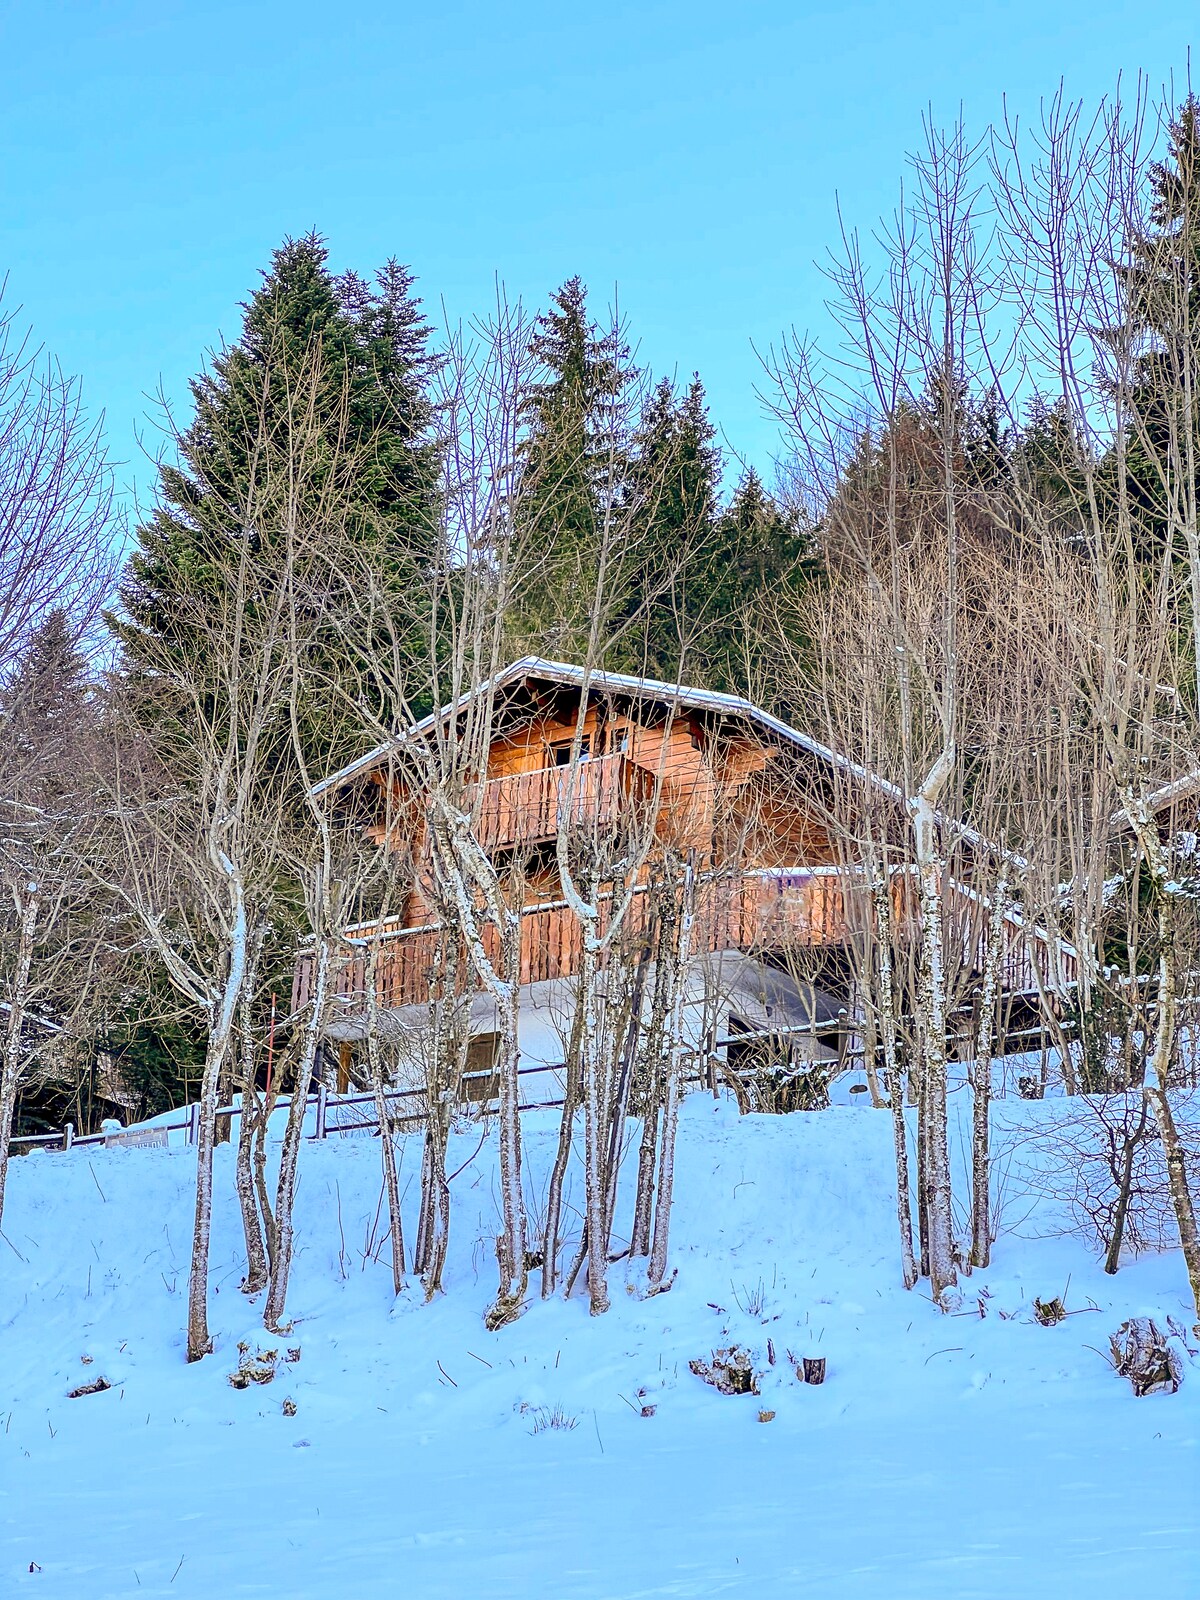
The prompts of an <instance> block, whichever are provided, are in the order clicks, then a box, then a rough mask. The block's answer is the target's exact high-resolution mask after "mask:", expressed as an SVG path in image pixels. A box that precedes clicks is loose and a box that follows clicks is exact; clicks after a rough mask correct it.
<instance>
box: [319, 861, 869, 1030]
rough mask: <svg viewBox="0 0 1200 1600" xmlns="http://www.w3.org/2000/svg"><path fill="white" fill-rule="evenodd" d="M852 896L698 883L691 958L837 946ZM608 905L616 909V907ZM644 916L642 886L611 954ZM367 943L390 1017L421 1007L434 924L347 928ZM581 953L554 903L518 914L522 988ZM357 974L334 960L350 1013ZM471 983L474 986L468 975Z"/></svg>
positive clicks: (841, 887) (633, 938)
mask: <svg viewBox="0 0 1200 1600" xmlns="http://www.w3.org/2000/svg"><path fill="white" fill-rule="evenodd" d="M853 893H854V889H853V887H850V888H847V885H846V883H845V881H844V879H843V876H842V875H841V874H839V873H838V872H837V871H836V870H835V869H833V868H821V867H818V868H805V867H795V868H791V869H788V870H786V871H783V870H764V871H758V872H748V873H744V874H740V875H731V876H725V875H714V876H711V877H706V878H702V879H701V881H700V883H699V884H698V886H697V890H696V898H695V906H694V918H693V928H692V950H693V952H694V953H697V954H698V953H700V952H702V951H705V952H707V951H714V950H743V951H754V950H782V949H786V948H788V947H796V946H808V947H812V946H820V945H837V944H842V943H844V942H845V940H846V938H847V934H848V924H847V904H846V901H847V895H848V894H853ZM616 904H617V905H618V906H619V905H620V900H618V901H617V902H616ZM613 907H614V902H613V900H612V899H611V898H610V899H607V900H605V901H603V902H602V904H601V929H602V931H607V918H608V917H609V916H611V915H612V913H613ZM648 919H649V899H648V896H647V892H646V889H645V887H644V886H643V885H639V886H638V887H636V888H635V889H634V890H633V894H632V898H631V901H630V904H629V908H628V910H627V912H626V913H625V917H624V921H623V926H622V928H621V931H620V935H619V948H621V949H622V950H624V951H630V950H636V949H637V947H638V944H639V941H641V940H644V939H645V937H646V936H647V931H648ZM373 937H375V938H378V941H379V944H378V954H377V957H376V989H377V994H378V1000H379V1004H380V1006H382V1007H383V1008H385V1009H387V1010H395V1009H398V1008H400V1007H401V1006H408V1005H423V1004H425V1003H426V1002H427V1001H428V999H429V989H430V983H431V980H432V977H433V973H434V966H435V962H436V958H437V953H438V947H439V942H440V941H441V940H442V938H443V930H442V928H441V927H440V925H437V924H433V925H428V926H425V927H416V928H404V929H399V928H396V927H395V925H394V923H393V924H391V925H388V924H384V925H383V926H381V927H380V928H379V929H378V930H375V929H372V928H371V927H370V926H369V925H366V924H363V925H360V926H358V927H356V928H355V929H354V930H353V938H354V940H355V941H356V942H357V941H358V940H363V941H369V940H371V939H372V938H373ZM483 939H484V947H485V949H486V951H487V954H488V957H489V959H491V960H492V961H493V962H498V961H499V959H500V943H499V934H498V933H497V930H496V929H495V928H494V927H493V926H491V925H490V924H489V925H487V926H486V927H485V929H484V934H483ZM581 953H582V935H581V931H580V926H579V921H578V919H577V918H576V916H575V915H574V913H573V912H572V911H571V910H570V908H569V907H568V906H567V904H566V903H565V902H564V901H561V900H559V901H552V902H550V903H548V904H543V905H531V906H527V907H526V908H525V910H524V912H523V915H522V923H521V974H520V981H521V983H522V984H527V983H543V982H546V981H548V980H550V979H554V978H568V977H570V976H572V974H573V973H575V972H577V971H578V970H579V964H580V957H581ZM464 962H465V955H464ZM312 966H313V962H312V957H311V955H302V956H301V957H300V960H299V962H298V964H297V968H296V978H295V984H294V987H293V994H292V1003H293V1010H299V1009H300V1008H301V1007H302V1006H304V1005H306V1004H307V1003H308V1001H309V999H310V998H311V992H312V989H311V985H312ZM366 974H367V954H366V951H365V949H356V950H354V951H353V952H352V953H348V954H346V955H343V956H342V957H341V958H339V962H338V969H337V973H336V977H335V984H334V987H335V992H336V993H337V995H338V996H339V997H340V998H341V1000H342V1001H343V1003H348V1004H349V1006H350V1007H351V1008H353V1007H354V1006H355V1004H356V1003H362V1002H363V1001H364V999H365V994H366ZM471 986H472V987H473V988H474V987H479V985H478V983H477V982H476V980H475V978H474V975H473V974H472V978H471Z"/></svg>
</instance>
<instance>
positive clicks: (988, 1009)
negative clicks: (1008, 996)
mask: <svg viewBox="0 0 1200 1600" xmlns="http://www.w3.org/2000/svg"><path fill="white" fill-rule="evenodd" d="M1007 911H1008V879H1007V877H1006V876H1005V875H1004V874H1003V873H1001V875H1000V877H999V879H998V880H997V883H996V889H995V893H994V894H993V895H992V905H991V920H990V921H989V923H988V937H987V943H986V947H985V951H986V953H985V955H984V968H983V986H982V989H981V991H980V996H979V1032H978V1035H977V1037H976V1040H975V1071H974V1073H973V1075H972V1080H971V1087H972V1093H973V1095H974V1104H973V1106H972V1128H971V1265H972V1266H973V1267H986V1266H987V1265H988V1263H989V1261H990V1260H991V1255H992V1219H991V1202H990V1185H991V1150H990V1140H991V1105H992V1046H993V1043H994V1035H995V1028H994V1019H995V1015H996V999H997V996H998V994H999V992H1000V965H1001V962H1002V961H1003V959H1004V918H1005V913H1006V912H1007Z"/></svg>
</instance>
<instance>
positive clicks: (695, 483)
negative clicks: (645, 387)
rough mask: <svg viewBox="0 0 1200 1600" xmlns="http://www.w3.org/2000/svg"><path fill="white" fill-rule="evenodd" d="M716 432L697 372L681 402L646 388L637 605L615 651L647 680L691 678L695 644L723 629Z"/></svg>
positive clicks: (637, 472)
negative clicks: (718, 592) (717, 585)
mask: <svg viewBox="0 0 1200 1600" xmlns="http://www.w3.org/2000/svg"><path fill="white" fill-rule="evenodd" d="M715 438H716V429H715V428H714V427H713V425H712V423H711V422H710V421H709V417H708V408H707V403H706V401H705V396H704V385H703V384H702V383H701V382H700V379H699V377H698V376H694V377H693V379H692V381H691V383H690V384H689V385H688V388H687V390H686V392H685V393H684V395H683V397H682V398H680V397H679V396H678V395H677V394H676V392H675V389H674V386H673V385H672V384H671V383H670V381H669V380H668V379H665V378H664V379H663V380H662V381H661V382H659V383H658V384H657V385H656V386H655V388H654V389H653V390H652V391H651V393H650V395H649V397H648V399H647V401H646V404H645V406H644V408H643V410H642V417H641V423H640V426H639V428H638V433H637V437H636V440H635V448H636V455H635V457H634V459H633V461H632V463H631V466H630V472H629V485H630V494H631V497H632V500H633V505H632V514H631V519H630V521H631V533H632V537H633V539H634V543H635V547H636V562H637V569H636V574H635V577H634V581H633V583H632V584H631V586H630V594H629V598H628V602H627V607H626V609H627V611H632V610H633V608H634V607H641V608H642V609H641V611H640V612H639V613H637V615H636V621H635V623H634V625H633V626H632V627H631V628H630V629H629V631H628V633H627V635H626V636H625V637H624V638H623V639H622V641H621V642H620V645H619V654H620V658H621V663H622V664H623V665H627V666H629V667H630V668H631V669H633V670H639V671H644V672H646V673H647V674H648V675H650V676H652V677H658V678H664V679H667V680H671V679H675V678H677V677H681V676H682V677H684V678H687V677H688V676H689V675H691V676H695V675H696V669H697V666H698V662H697V660H696V655H697V653H698V652H699V653H701V654H702V653H703V650H702V646H701V644H700V642H701V641H702V640H704V639H705V638H706V637H707V636H708V635H709V634H710V633H711V631H712V627H713V624H714V623H716V625H717V626H718V627H719V626H720V618H719V610H718V607H719V603H720V602H719V597H715V596H714V592H713V582H714V578H715V577H716V571H715V568H716V567H717V566H719V551H718V548H717V547H718V540H717V537H716V535H717V515H718V510H719V504H718V502H719V494H720V479H721V453H720V451H719V450H718V449H717V448H716V446H715V445H714V442H713V441H714V440H715ZM714 600H716V605H714Z"/></svg>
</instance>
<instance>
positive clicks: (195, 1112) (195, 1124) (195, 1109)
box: [187, 1100, 200, 1144]
mask: <svg viewBox="0 0 1200 1600" xmlns="http://www.w3.org/2000/svg"><path fill="white" fill-rule="evenodd" d="M187 1142H188V1143H189V1144H198V1143H199V1142H200V1102H199V1100H193V1101H192V1103H191V1105H190V1106H189V1107H188V1120H187Z"/></svg>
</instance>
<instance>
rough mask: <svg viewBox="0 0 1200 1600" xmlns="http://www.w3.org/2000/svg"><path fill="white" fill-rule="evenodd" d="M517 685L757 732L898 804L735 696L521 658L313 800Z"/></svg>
mask: <svg viewBox="0 0 1200 1600" xmlns="http://www.w3.org/2000/svg"><path fill="white" fill-rule="evenodd" d="M523 680H534V681H536V682H539V683H551V684H557V685H560V686H561V687H563V688H574V689H581V690H582V689H584V688H585V687H586V688H587V689H588V691H589V692H593V691H594V692H596V693H598V694H602V695H627V696H629V697H630V698H632V699H635V700H653V701H655V702H657V703H658V704H660V705H665V706H668V707H670V708H671V709H672V710H686V711H706V712H710V713H712V714H713V715H715V716H719V717H722V718H725V719H728V720H729V721H740V722H746V723H749V724H751V725H752V726H756V727H759V728H761V729H762V730H763V731H764V732H765V733H769V734H771V735H772V736H773V737H774V738H776V739H778V740H780V741H781V742H782V743H784V744H788V745H791V746H793V747H794V748H796V749H799V750H804V751H806V752H807V753H808V754H809V755H812V756H815V757H816V758H817V759H818V760H820V761H823V762H826V763H828V764H829V765H830V766H833V767H838V768H840V769H841V770H842V771H844V772H850V773H853V774H854V775H855V776H856V777H859V778H862V779H864V780H866V781H867V782H869V783H871V784H873V785H874V786H875V787H876V788H878V789H880V790H881V791H882V792H884V793H886V794H887V795H888V796H889V797H890V798H892V799H894V800H896V801H897V802H899V801H900V800H901V794H900V791H899V789H897V788H896V787H895V785H894V784H891V783H888V782H887V781H886V780H885V779H883V778H880V777H878V776H877V775H876V774H874V773H871V772H868V771H867V770H866V769H865V768H863V767H861V766H859V765H857V764H856V763H855V762H853V761H850V760H849V759H848V758H847V757H845V756H840V755H838V754H837V753H836V752H835V751H833V750H831V749H830V748H829V747H828V745H824V744H821V743H820V742H819V741H818V740H816V739H813V738H811V737H810V736H809V735H808V734H806V733H801V732H800V731H799V729H797V728H792V727H789V725H788V724H787V723H786V722H782V721H781V720H780V719H779V718H778V717H773V716H772V715H771V714H770V712H769V711H764V710H763V709H762V707H761V706H756V705H755V704H754V703H753V702H752V701H750V700H746V699H743V698H742V696H741V695H736V694H721V693H719V692H718V691H717V690H715V689H696V688H689V687H687V686H685V685H683V684H678V683H666V682H664V681H663V680H662V679H659V678H637V677H633V676H632V675H630V674H629V673H625V672H600V671H597V670H594V669H593V670H589V669H588V668H586V667H581V666H574V665H572V664H570V663H569V662H565V661H546V660H544V659H543V658H542V657H541V656H522V657H521V659H520V660H519V661H514V662H513V663H512V665H511V666H509V667H505V668H504V670H503V671H502V672H499V673H497V674H496V676H495V678H493V679H491V680H490V681H488V682H486V683H483V684H481V685H480V686H479V688H477V689H472V690H471V691H469V692H468V693H467V694H465V695H462V696H460V697H459V699H458V700H457V701H455V703H454V704H453V705H451V706H444V707H442V708H441V709H440V710H438V711H433V712H431V713H430V714H429V715H428V716H427V717H423V718H422V719H421V721H420V722H418V723H416V724H415V725H414V726H413V728H412V729H411V731H410V732H409V733H408V734H397V735H396V737H395V738H394V739H389V740H388V741H387V742H386V743H385V744H381V745H377V746H376V748H375V749H374V750H370V751H368V752H367V754H366V755H364V756H360V757H359V758H358V759H357V760H356V761H351V762H350V763H349V764H348V765H347V766H344V767H342V768H341V770H340V771H338V772H335V773H333V774H332V775H331V776H330V777H328V778H325V779H324V780H323V781H322V782H321V783H318V784H316V785H315V786H314V788H313V791H312V792H313V795H314V796H317V795H321V794H325V793H327V792H328V791H329V790H331V789H337V788H340V787H341V786H342V785H343V784H345V783H348V782H350V781H351V780H352V779H353V778H357V777H359V776H361V775H362V774H363V773H366V772H370V771H371V770H372V768H374V767H376V766H378V765H379V764H380V763H381V762H382V761H384V760H386V758H387V756H388V754H389V753H390V752H391V751H392V750H394V749H395V748H396V747H397V745H399V744H401V743H402V742H403V741H404V740H405V739H408V738H412V737H414V736H416V735H419V734H421V733H423V732H424V731H425V730H426V729H428V728H432V727H433V726H434V724H435V723H436V722H437V721H438V720H439V719H442V718H445V717H448V716H451V715H453V714H454V713H455V712H457V711H458V710H460V709H461V708H462V707H463V706H465V705H467V704H468V703H469V702H470V701H471V700H472V699H474V698H475V697H476V696H477V695H480V694H485V693H496V692H497V691H499V690H501V689H506V688H511V687H512V686H513V685H515V684H517V683H520V682H522V681H523Z"/></svg>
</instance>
